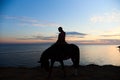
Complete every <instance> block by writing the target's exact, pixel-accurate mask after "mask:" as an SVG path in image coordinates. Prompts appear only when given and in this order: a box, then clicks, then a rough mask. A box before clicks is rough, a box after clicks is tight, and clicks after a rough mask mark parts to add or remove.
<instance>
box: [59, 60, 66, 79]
mask: <svg viewBox="0 0 120 80" xmlns="http://www.w3.org/2000/svg"><path fill="white" fill-rule="evenodd" d="M60 64H61V66H62V70H63V72H64V77H66V72H65V68H64V63H63V61H60Z"/></svg>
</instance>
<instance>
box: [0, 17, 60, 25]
mask: <svg viewBox="0 0 120 80" xmlns="http://www.w3.org/2000/svg"><path fill="white" fill-rule="evenodd" d="M0 18H3V19H7V20H15V21H18V23H19V25H20V26H35V27H58V26H61V25H60V24H57V23H55V22H50V21H42V20H37V19H33V18H31V17H23V16H7V15H0Z"/></svg>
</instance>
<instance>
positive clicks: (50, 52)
mask: <svg viewBox="0 0 120 80" xmlns="http://www.w3.org/2000/svg"><path fill="white" fill-rule="evenodd" d="M79 58H80V56H79V48H78V46H76V45H75V44H64V45H53V46H51V47H49V48H48V49H46V50H45V51H44V52H43V53H42V55H41V57H40V61H39V63H41V67H42V68H44V69H45V70H47V71H48V72H49V74H48V78H49V77H50V75H51V72H52V68H53V65H54V63H55V61H58V62H60V64H61V66H62V70H63V71H64V76H65V70H64V62H63V61H64V60H67V59H71V61H72V62H73V67H74V68H75V75H77V69H78V67H79V60H80V59H79ZM49 62H50V63H51V65H50V63H49Z"/></svg>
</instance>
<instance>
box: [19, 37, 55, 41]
mask: <svg viewBox="0 0 120 80" xmlns="http://www.w3.org/2000/svg"><path fill="white" fill-rule="evenodd" d="M54 38H55V36H49V37H46V36H32V37H25V38H17V40H54Z"/></svg>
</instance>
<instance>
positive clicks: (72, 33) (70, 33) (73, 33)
mask: <svg viewBox="0 0 120 80" xmlns="http://www.w3.org/2000/svg"><path fill="white" fill-rule="evenodd" d="M66 34H67V35H82V36H85V35H88V34H85V33H79V32H75V31H72V32H66Z"/></svg>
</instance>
